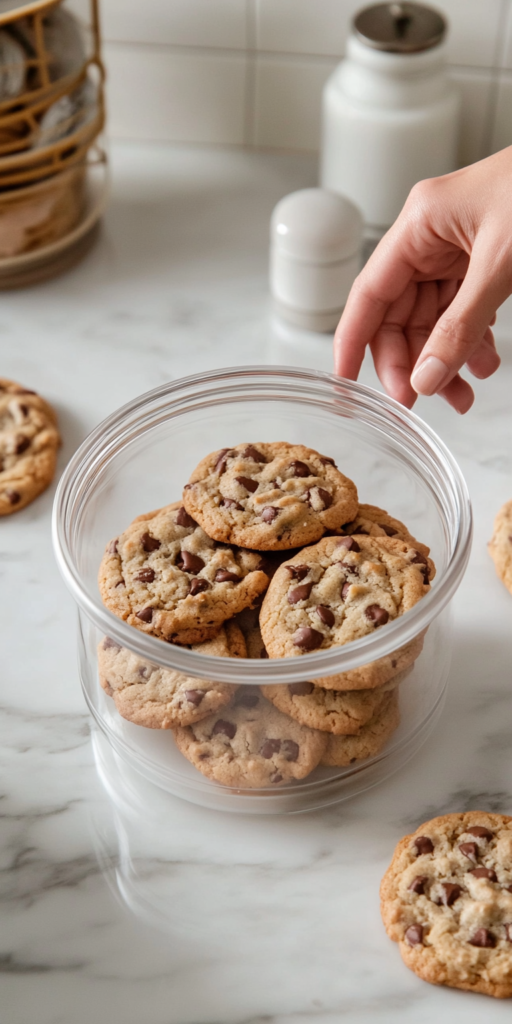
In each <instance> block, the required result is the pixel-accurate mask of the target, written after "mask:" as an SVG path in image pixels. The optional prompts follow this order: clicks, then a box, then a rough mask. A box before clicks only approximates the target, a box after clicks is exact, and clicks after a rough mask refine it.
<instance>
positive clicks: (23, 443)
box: [14, 434, 30, 455]
mask: <svg viewBox="0 0 512 1024" xmlns="http://www.w3.org/2000/svg"><path fill="white" fill-rule="evenodd" d="M27 448H30V438H29V437H25V435H24V434H19V435H18V437H17V438H16V446H15V449H14V451H15V453H16V455H21V453H22V452H26V450H27Z"/></svg>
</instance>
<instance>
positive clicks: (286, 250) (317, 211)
mask: <svg viewBox="0 0 512 1024" xmlns="http://www.w3.org/2000/svg"><path fill="white" fill-rule="evenodd" d="M362 239H363V219H362V217H361V214H360V212H359V210H358V209H357V207H356V206H354V204H353V203H351V202H350V200H348V199H345V198H344V197H343V196H340V195H336V194H335V193H334V192H328V191H326V190H325V189H320V188H305V189H301V190H300V191H298V192H292V193H290V195H288V196H285V197H284V199H281V200H280V202H279V203H278V204H277V206H276V207H275V209H274V211H273V213H272V219H271V224H270V290H271V292H272V296H273V300H274V308H275V311H276V313H277V314H278V315H279V316H281V317H282V318H283V319H284V320H287V321H288V323H291V324H294V326H295V327H300V328H302V329H303V330H309V331H332V330H334V328H335V327H336V324H337V323H338V320H339V318H340V316H341V312H342V310H343V306H344V305H345V303H346V301H347V298H348V293H349V291H350V288H351V286H352V284H353V282H354V279H355V278H356V277H357V274H358V273H359V271H360V269H361V248H362Z"/></svg>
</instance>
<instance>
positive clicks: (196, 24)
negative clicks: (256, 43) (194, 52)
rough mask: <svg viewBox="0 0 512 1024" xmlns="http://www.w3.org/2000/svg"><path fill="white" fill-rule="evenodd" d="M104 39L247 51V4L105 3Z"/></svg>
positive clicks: (211, 0)
mask: <svg viewBox="0 0 512 1024" xmlns="http://www.w3.org/2000/svg"><path fill="white" fill-rule="evenodd" d="M101 26H102V32H103V38H104V39H106V40H107V41H109V42H111V41H113V42H131V43H167V44H170V45H173V46H213V47H219V46H220V47H227V48H231V49H238V50H244V49H245V48H246V46H247V0H144V2H143V3H141V0H101Z"/></svg>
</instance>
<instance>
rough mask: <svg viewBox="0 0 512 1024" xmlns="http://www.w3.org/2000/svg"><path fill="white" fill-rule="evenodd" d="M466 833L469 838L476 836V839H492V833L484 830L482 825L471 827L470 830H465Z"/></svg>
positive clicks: (486, 829)
mask: <svg viewBox="0 0 512 1024" xmlns="http://www.w3.org/2000/svg"><path fill="white" fill-rule="evenodd" d="M466 832H467V833H468V835H470V836H476V838H477V839H494V832H491V831H490V830H489V829H488V828H484V826H483V825H472V826H471V828H467V829H466Z"/></svg>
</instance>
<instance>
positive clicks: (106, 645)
mask: <svg viewBox="0 0 512 1024" xmlns="http://www.w3.org/2000/svg"><path fill="white" fill-rule="evenodd" d="M110 647H112V649H115V650H116V651H120V650H121V647H120V646H119V644H116V642H115V640H112V639H111V638H110V637H109V636H106V637H105V639H104V641H103V650H104V651H108V650H109V648H110Z"/></svg>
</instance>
